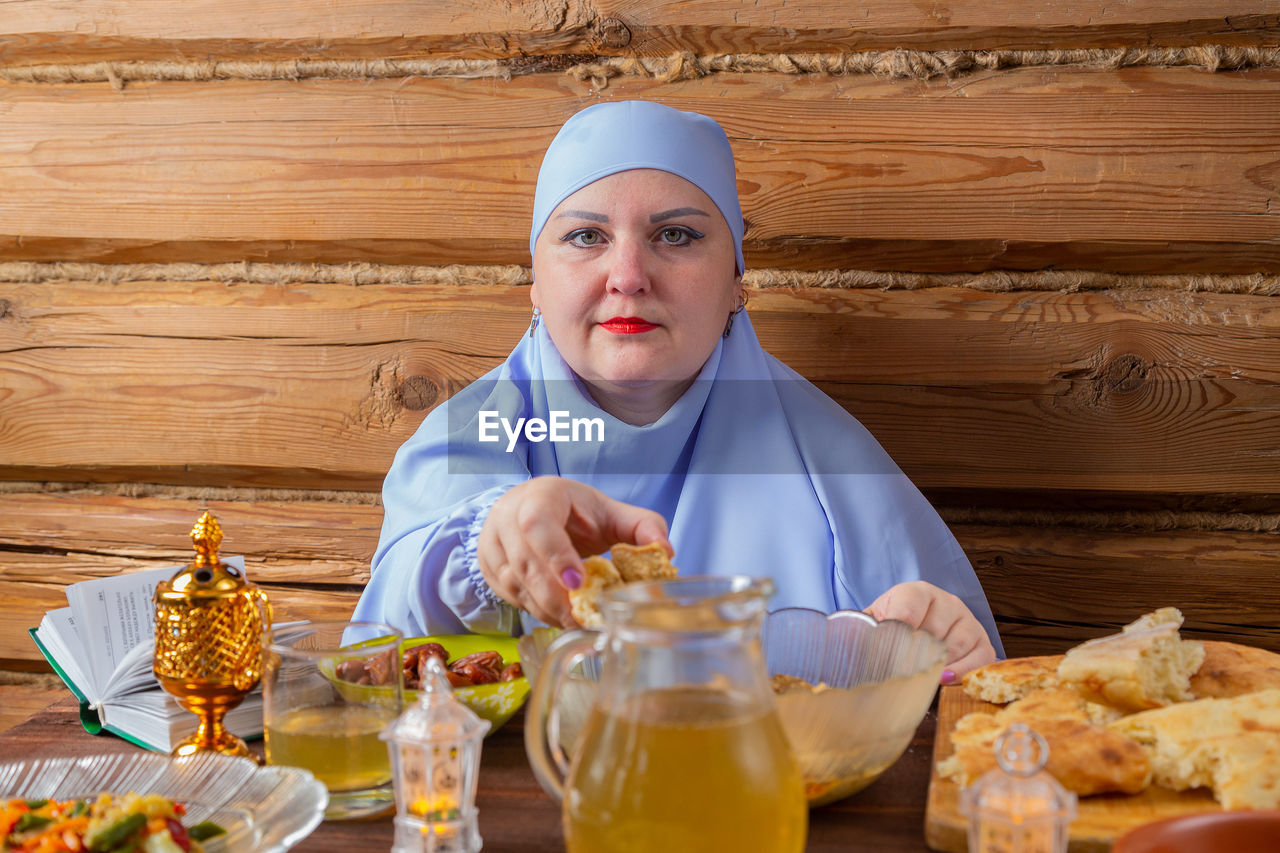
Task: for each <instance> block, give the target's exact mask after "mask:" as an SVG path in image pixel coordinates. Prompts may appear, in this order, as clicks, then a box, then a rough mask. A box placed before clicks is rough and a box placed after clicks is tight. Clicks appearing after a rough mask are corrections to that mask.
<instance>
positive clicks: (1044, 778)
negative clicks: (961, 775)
mask: <svg viewBox="0 0 1280 853" xmlns="http://www.w3.org/2000/svg"><path fill="white" fill-rule="evenodd" d="M995 751H996V763H997V764H999V765H1000V766H999V767H998V768H996V769H994V770H990V771H988V772H987V773H985V774H984V775H983V776H982V778H980V779H978V781H976V782H974V783H973V784H972V785H970V786H969V787H968V788H965V790H964V793H963V794H961V797H960V811H961V812H962V813H963V814H965V815H967V816H968V818H969V851H970V853H1066V850H1067V841H1068V835H1067V830H1068V828H1069V826H1070V824H1071V820H1072V819H1073V818H1074V817H1075V816H1076V795H1075V794H1073V793H1072V792H1070V791H1068V790H1067V789H1066V788H1064V787H1062V784H1061V783H1060V782H1058V780H1057V779H1055V778H1053V777H1052V776H1051V775H1049V773H1048V772H1047V771H1045V769H1044V765H1045V762H1047V761H1048V759H1049V746H1048V744H1047V743H1045V740H1044V738H1043V737H1041V735H1040V734H1039V733H1038V732H1035V731H1033V730H1032V729H1030V728H1029V727H1028V726H1027V725H1026V724H1025V723H1014V724H1013V725H1012V726H1010V727H1009V729H1008V731H1006V732H1004V734H1002V735H1000V737H999V738H997V739H996V743H995Z"/></svg>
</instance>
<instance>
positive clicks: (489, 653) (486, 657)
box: [333, 634, 529, 734]
mask: <svg viewBox="0 0 1280 853" xmlns="http://www.w3.org/2000/svg"><path fill="white" fill-rule="evenodd" d="M400 655H401V657H400V669H401V673H402V677H403V679H404V681H403V682H402V685H403V687H404V703H405V704H406V705H408V704H410V703H412V702H415V701H417V698H418V688H419V686H420V685H421V677H422V674H423V673H425V672H426V661H427V658H429V657H433V656H436V657H441V659H442V661H443V662H444V663H445V665H446V670H447V674H448V677H449V682H450V683H451V684H452V685H453V688H454V689H453V694H454V696H456V697H458V701H460V702H462V704H464V705H466V706H467V707H468V708H470V709H471V710H472V711H475V712H476V713H477V714H478V715H479V716H480V717H481V718H482V719H485V720H488V721H489V722H490V723H492V728H490V729H489V734H493V732H494V731H495V730H497V728H498V727H499V726H501V725H502V724H503V723H505V722H506V721H507V720H509V719H511V717H512V716H513V715H514V714H515V712H516V711H518V710H519V709H520V706H521V705H523V704H524V701H525V699H526V698H528V695H529V680H528V679H527V678H525V676H524V670H523V665H522V663H521V661H520V652H519V649H518V648H517V645H516V638H515V637H508V636H504V635H496V634H447V635H437V636H432V637H410V638H408V639H406V640H405V641H404V642H402V643H401V644H400ZM352 664H359V666H352ZM333 677H334V678H335V679H336V680H337V681H339V682H341V683H342V684H343V685H344V686H343V687H342V688H341V689H342V690H343V691H344V692H345V691H348V690H357V691H364V690H378V689H379V686H380V685H386V684H390V683H391V679H392V678H393V677H394V673H393V672H392V667H391V664H390V663H389V662H386V661H385V660H380V659H377V658H373V659H370V660H368V661H346V662H344V663H343V664H339V665H338V667H337V669H336V671H334V673H333ZM383 689H385V688H383Z"/></svg>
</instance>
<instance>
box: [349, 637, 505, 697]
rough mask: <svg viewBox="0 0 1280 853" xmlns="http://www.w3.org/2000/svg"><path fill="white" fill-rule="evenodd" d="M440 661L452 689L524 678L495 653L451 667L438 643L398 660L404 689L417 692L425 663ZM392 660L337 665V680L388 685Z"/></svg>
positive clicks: (464, 659)
mask: <svg viewBox="0 0 1280 853" xmlns="http://www.w3.org/2000/svg"><path fill="white" fill-rule="evenodd" d="M433 657H435V658H439V659H440V662H441V663H443V664H445V667H446V669H445V675H446V677H448V679H449V684H450V685H451V686H453V687H472V686H474V685H477V684H493V683H494V682H498V681H513V680H515V679H517V678H522V677H523V676H524V670H523V669H522V668H521V666H520V663H519V661H516V662H513V663H510V664H508V663H506V662H505V661H503V659H502V654H501V653H500V652H496V651H484V652H475V653H473V654H469V655H465V656H463V657H461V658H458V659H457V660H455V661H453V662H452V663H450V662H449V652H448V651H447V650H446V649H445V647H444V646H442V645H440V644H439V643H423V644H421V645H418V646H414V647H413V648H411V649H407V650H405V652H404V654H403V655H402V656H401V658H400V673H401V677H402V679H403V683H404V686H405V689H407V690H418V689H420V688H421V686H422V682H423V679H425V678H426V675H427V661H428V660H430V659H431V658H433ZM392 660H393V659H392V658H390V657H387V656H378V657H376V658H368V659H364V660H348V661H343V662H342V663H340V664H338V667H337V676H338V678H340V679H342V680H343V681H350V682H353V683H355V684H367V685H376V684H390V683H391V679H392V677H393V672H394V664H393V663H392Z"/></svg>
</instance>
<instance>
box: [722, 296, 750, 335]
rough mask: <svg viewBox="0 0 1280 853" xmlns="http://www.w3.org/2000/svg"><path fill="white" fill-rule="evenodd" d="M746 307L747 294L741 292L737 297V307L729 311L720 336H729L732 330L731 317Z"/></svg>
mask: <svg viewBox="0 0 1280 853" xmlns="http://www.w3.org/2000/svg"><path fill="white" fill-rule="evenodd" d="M746 307H747V296H746V294H743V295H742V296H739V297H738V307H737V308H734V309H733V310H732V311H730V312H729V319H728V320H726V321H725V323H724V334H723V335H721V337H724V338H727V337H729V333H730V332H732V331H733V318H734V317H737V316H738V315H739V314H741V313H742V312H743V311H744V310H745V309H746Z"/></svg>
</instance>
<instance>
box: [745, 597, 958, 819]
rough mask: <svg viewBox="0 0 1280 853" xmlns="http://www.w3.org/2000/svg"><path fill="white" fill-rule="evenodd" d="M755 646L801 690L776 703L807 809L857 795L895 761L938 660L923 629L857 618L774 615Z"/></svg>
mask: <svg viewBox="0 0 1280 853" xmlns="http://www.w3.org/2000/svg"><path fill="white" fill-rule="evenodd" d="M763 642H764V650H765V661H766V665H767V667H768V670H769V674H770V675H788V676H792V677H795V678H800V679H803V680H804V681H805V682H807V683H808V686H799V687H796V688H793V689H790V690H787V691H786V692H784V693H782V694H780V695H778V696H777V697H775V698H776V700H777V706H778V716H779V717H780V718H781V719H782V727H783V729H784V730H785V731H786V733H787V739H788V740H789V741H790V743H791V750H792V752H793V754H794V755H795V757H796V760H797V761H798V762H799V764H800V770H801V773H802V774H803V776H804V780H805V794H806V796H807V797H808V799H809V805H810V806H821V805H825V804H827V803H831V802H834V801H836V800H839V799H843V798H844V797H847V796H850V795H851V794H855V793H857V792H858V791H861V790H862V789H863V788H865V787H866V786H868V785H870V784H871V783H872V782H874V781H875V780H876V779H878V778H879V777H880V775H881V774H882V773H884V771H885V770H887V769H889V767H890V766H891V765H892V764H893V763H894V762H896V761H897V760H898V759H899V758H900V757H901V756H902V753H903V752H904V751H905V750H906V748H907V746H908V744H910V743H911V738H912V737H913V736H914V735H915V732H916V728H917V727H918V726H919V725H920V721H921V720H922V719H924V715H925V712H927V711H928V710H929V704H930V703H931V702H932V701H933V697H934V694H935V693H936V692H937V690H938V678H939V676H941V674H942V666H943V663H944V661H945V659H946V647H945V645H944V644H943V643H942V641H941V640H939V639H938V638H936V637H934V636H933V635H932V634H930V633H928V632H927V631H922V630H916V629H913V628H912V627H911V626H910V625H908V624H906V623H905V622H898V621H895V620H888V621H885V622H877V621H876V620H875V619H874V618H873V617H871V616H870V615H868V614H866V613H863V612H861V611H859V610H838V611H836V612H835V613H832V614H830V615H828V614H826V613H821V612H819V611H817V610H809V609H806V608H799V607H794V608H785V609H782V610H775V611H773V612H772V613H770V614H769V616H768V618H767V619H766V620H765V625H764V637H763Z"/></svg>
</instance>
